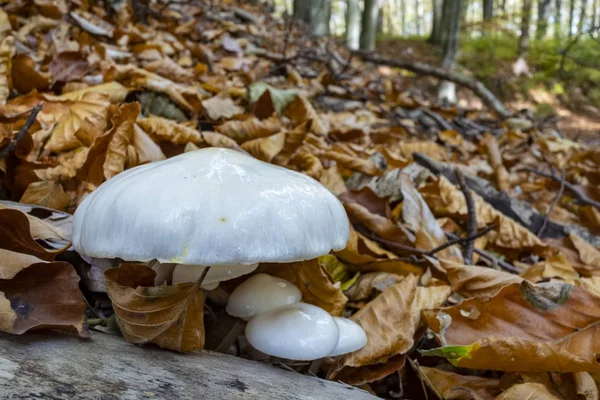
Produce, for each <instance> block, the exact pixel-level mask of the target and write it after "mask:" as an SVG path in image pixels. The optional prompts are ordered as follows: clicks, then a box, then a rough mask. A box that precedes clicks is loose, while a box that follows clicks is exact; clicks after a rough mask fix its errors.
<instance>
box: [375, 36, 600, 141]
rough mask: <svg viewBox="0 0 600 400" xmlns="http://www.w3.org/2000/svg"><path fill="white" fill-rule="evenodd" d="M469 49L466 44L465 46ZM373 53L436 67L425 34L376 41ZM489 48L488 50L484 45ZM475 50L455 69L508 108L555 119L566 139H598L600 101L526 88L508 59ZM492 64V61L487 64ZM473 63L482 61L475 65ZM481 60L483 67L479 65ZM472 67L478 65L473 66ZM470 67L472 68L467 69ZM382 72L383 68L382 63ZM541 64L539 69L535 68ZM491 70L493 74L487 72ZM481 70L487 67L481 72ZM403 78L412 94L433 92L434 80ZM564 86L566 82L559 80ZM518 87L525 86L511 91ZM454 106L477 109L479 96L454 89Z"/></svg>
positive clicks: (542, 86) (544, 87) (541, 85)
mask: <svg viewBox="0 0 600 400" xmlns="http://www.w3.org/2000/svg"><path fill="white" fill-rule="evenodd" d="M467 47H469V46H467ZM377 51H379V52H381V53H382V54H385V55H387V56H388V57H392V58H393V57H403V58H408V59H411V60H414V61H420V62H425V63H428V64H432V65H440V63H441V50H440V48H439V47H437V46H434V45H431V44H429V43H427V42H426V38H416V39H403V38H393V39H382V40H379V41H378V43H377ZM488 51H489V52H492V51H493V49H489V50H488ZM477 57H479V55H477V56H476V54H475V50H472V49H469V48H467V49H466V50H464V51H463V52H462V54H461V56H460V59H459V67H458V70H459V71H460V72H462V73H465V74H467V75H470V76H475V77H477V78H478V79H479V80H481V81H482V82H484V83H486V84H487V85H488V87H489V88H490V89H491V90H492V92H494V94H495V95H497V96H498V97H499V98H500V99H501V100H503V101H504V102H505V104H506V105H507V106H508V107H509V108H510V109H513V110H526V109H527V110H532V111H533V112H534V114H535V116H536V117H537V118H538V119H539V120H540V121H542V120H552V121H556V123H557V126H558V129H559V130H560V131H561V132H562V133H563V134H564V135H565V136H567V137H569V138H579V139H581V140H583V141H586V142H589V141H593V142H596V143H597V142H598V141H599V140H600V109H599V108H598V107H599V106H600V105H599V104H594V101H593V100H590V99H589V98H586V97H585V96H584V95H582V94H581V91H580V90H573V91H571V92H570V93H569V94H568V95H567V96H560V95H557V94H555V93H553V92H552V88H551V87H549V86H551V82H552V81H553V80H551V79H549V80H548V82H536V84H535V85H534V86H531V82H530V81H529V82H528V81H527V79H529V77H517V76H515V74H514V72H513V66H512V63H510V62H508V61H506V60H498V59H494V60H493V61H492V60H490V57H489V54H486V55H484V56H481V57H479V58H480V61H474V60H475V58H477ZM492 62H493V65H489V64H491V63H492ZM478 63H481V64H479V65H477V64H478ZM484 64H485V65H484ZM473 65H477V66H478V67H479V66H481V67H480V68H477V69H475V68H473V67H472V66H473ZM469 66H471V68H472V69H469ZM529 67H530V68H531V73H532V74H533V73H535V72H536V71H535V68H536V66H535V65H530V66H529ZM382 68H383V69H384V70H385V67H382ZM540 68H541V67H540ZM490 69H491V70H492V72H490ZM482 71H487V72H486V73H482ZM407 78H409V79H406V80H405V87H404V89H406V90H409V91H414V92H419V91H420V92H424V93H426V94H427V95H428V96H434V97H435V95H436V93H437V88H438V83H439V82H438V80H437V79H435V78H432V77H428V76H423V75H419V76H415V75H412V74H410V75H409V76H407ZM563 84H568V83H563ZM514 86H520V87H521V88H522V89H524V90H510V88H513V87H514ZM457 95H458V99H459V106H460V107H462V108H466V109H469V108H481V107H482V106H483V104H482V102H481V99H480V98H479V97H477V96H476V95H474V94H473V93H472V92H471V91H470V90H468V89H466V88H461V87H457Z"/></svg>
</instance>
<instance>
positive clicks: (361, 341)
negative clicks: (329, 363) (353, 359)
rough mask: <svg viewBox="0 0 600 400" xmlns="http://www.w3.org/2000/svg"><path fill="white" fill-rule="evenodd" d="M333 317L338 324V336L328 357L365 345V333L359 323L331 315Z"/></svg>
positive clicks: (349, 351) (358, 348)
mask: <svg viewBox="0 0 600 400" xmlns="http://www.w3.org/2000/svg"><path fill="white" fill-rule="evenodd" d="M333 319H334V320H335V322H336V324H337V326H338V330H339V332H340V338H339V340H338V343H337V345H336V346H335V349H333V351H332V352H331V353H329V354H328V355H329V356H330V357H333V356H339V355H341V354H346V353H351V352H353V351H356V350H360V349H362V348H363V347H365V345H366V344H367V334H366V333H365V331H364V330H363V328H362V327H361V326H360V325H359V324H357V323H356V322H354V321H352V320H351V319H348V318H340V317H333Z"/></svg>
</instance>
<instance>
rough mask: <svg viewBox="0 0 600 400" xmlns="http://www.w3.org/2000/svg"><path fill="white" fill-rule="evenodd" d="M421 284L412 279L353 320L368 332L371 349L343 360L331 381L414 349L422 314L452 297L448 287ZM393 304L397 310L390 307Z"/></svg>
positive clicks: (334, 368) (386, 292) (387, 292)
mask: <svg viewBox="0 0 600 400" xmlns="http://www.w3.org/2000/svg"><path fill="white" fill-rule="evenodd" d="M417 284H418V278H417V277H416V276H414V275H409V276H407V277H405V278H404V279H403V280H402V281H401V282H400V283H397V284H395V285H393V286H390V287H388V288H387V289H385V290H384V291H383V292H382V293H381V294H380V295H379V296H377V297H376V298H375V299H374V300H372V301H371V302H369V303H367V304H366V305H365V306H364V307H363V308H361V309H360V310H359V311H358V312H357V313H356V314H354V315H353V316H352V318H351V319H352V320H353V321H355V322H356V323H358V324H359V325H360V326H362V328H363V329H364V330H365V332H366V334H367V345H366V346H365V347H363V348H362V349H360V350H357V351H355V352H353V353H349V354H346V355H343V356H341V357H339V358H338V359H337V361H336V363H335V364H334V365H333V366H332V367H331V369H330V370H329V373H328V378H329V379H334V378H335V376H336V375H337V374H338V373H339V371H340V370H342V368H348V367H362V366H364V365H367V364H378V363H384V362H386V361H387V360H388V359H389V358H390V357H393V356H395V355H397V354H404V353H405V352H407V351H408V350H409V349H410V348H411V347H412V346H413V344H414V335H415V333H416V331H417V328H418V327H419V325H420V324H421V310H424V309H429V308H434V307H437V306H439V305H440V304H442V303H443V302H445V301H446V299H447V298H448V296H449V295H450V288H449V287H447V286H437V287H433V288H425V287H418V286H417ZM391 304H393V305H394V306H393V307H390V305H391Z"/></svg>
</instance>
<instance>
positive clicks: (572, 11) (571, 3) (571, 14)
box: [568, 0, 575, 39]
mask: <svg viewBox="0 0 600 400" xmlns="http://www.w3.org/2000/svg"><path fill="white" fill-rule="evenodd" d="M574 19H575V0H569V31H568V37H569V39H570V38H571V36H573V21H574Z"/></svg>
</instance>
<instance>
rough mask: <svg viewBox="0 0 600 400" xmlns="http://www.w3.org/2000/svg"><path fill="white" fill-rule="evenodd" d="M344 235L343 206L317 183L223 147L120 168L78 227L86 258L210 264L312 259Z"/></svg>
mask: <svg viewBox="0 0 600 400" xmlns="http://www.w3.org/2000/svg"><path fill="white" fill-rule="evenodd" d="M348 238H349V224H348V219H347V216H346V213H345V211H344V208H343V206H342V205H341V203H340V202H339V201H338V200H337V198H336V197H335V196H334V195H333V194H332V193H330V192H329V191H328V190H327V189H326V188H325V187H324V186H322V185H321V184H320V183H319V182H317V181H315V180H314V179H312V178H310V177H308V176H306V175H303V174H301V173H298V172H295V171H291V170H288V169H285V168H282V167H278V166H274V165H271V164H268V163H265V162H262V161H259V160H257V159H255V158H253V157H251V156H248V155H245V154H243V153H240V152H237V151H234V150H229V149H223V148H207V149H201V150H197V151H192V152H189V153H184V154H182V155H180V156H177V157H173V158H170V159H167V160H164V161H159V162H154V163H151V164H146V165H142V166H139V167H136V168H132V169H130V170H127V171H125V172H123V173H121V174H119V175H117V176H116V177H114V178H112V179H110V180H108V181H107V182H105V183H104V184H102V185H101V186H100V187H99V188H98V189H96V190H95V191H94V192H93V193H92V194H90V195H89V196H88V197H86V198H85V200H84V201H83V202H82V203H81V205H80V206H79V208H78V209H77V211H76V213H75V221H74V227H73V246H74V247H75V250H77V251H78V252H79V253H82V254H85V255H87V256H91V257H99V258H117V257H118V258H122V259H124V260H128V261H150V260H153V259H157V260H158V261H160V262H164V263H178V264H199V265H209V266H218V265H226V264H254V263H258V262H292V261H300V260H307V259H311V258H315V257H318V256H320V255H323V254H326V253H328V252H329V251H330V250H341V249H343V248H344V247H345V246H346V242H347V241H348Z"/></svg>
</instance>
